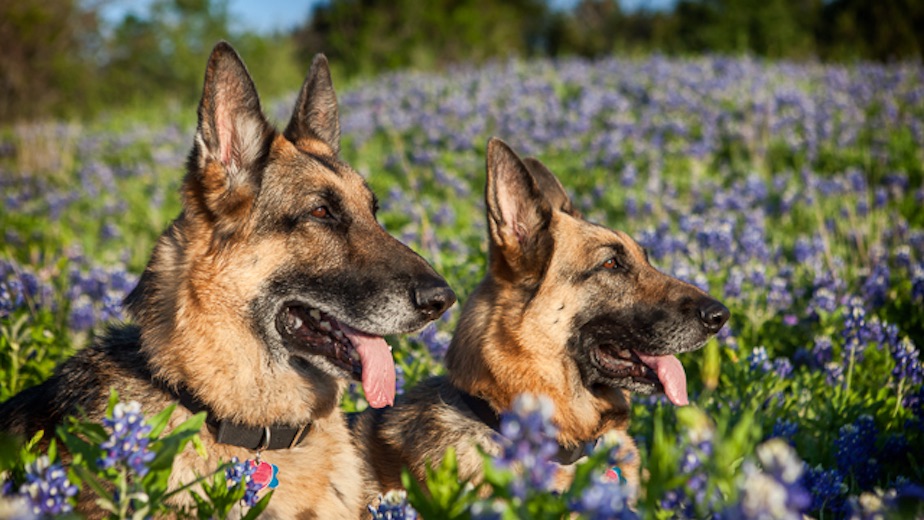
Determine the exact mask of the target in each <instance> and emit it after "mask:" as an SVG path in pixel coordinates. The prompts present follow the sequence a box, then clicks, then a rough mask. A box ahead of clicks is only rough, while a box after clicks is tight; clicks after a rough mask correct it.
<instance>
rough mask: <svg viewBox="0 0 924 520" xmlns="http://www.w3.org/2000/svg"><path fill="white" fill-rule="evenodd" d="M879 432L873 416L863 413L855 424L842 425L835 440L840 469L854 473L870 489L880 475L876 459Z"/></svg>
mask: <svg viewBox="0 0 924 520" xmlns="http://www.w3.org/2000/svg"><path fill="white" fill-rule="evenodd" d="M877 433H878V432H877V428H876V423H875V422H873V418H872V417H870V416H869V415H862V416H860V417H859V418H858V419H857V420H856V421H855V422H854V423H853V424H846V425H844V426H842V427H841V429H840V431H839V432H838V437H837V439H836V440H835V441H834V449H835V451H836V453H835V456H836V458H837V467H838V469H839V470H840V471H841V472H842V473H844V474H845V475H852V476H853V477H854V479H856V481H857V484H858V485H859V486H860V487H861V488H862V489H869V488H870V486H872V485H873V483H874V482H875V479H876V477H877V476H878V475H879V471H878V467H879V463H878V461H877V460H876V459H875V455H876V453H875V449H876V435H877Z"/></svg>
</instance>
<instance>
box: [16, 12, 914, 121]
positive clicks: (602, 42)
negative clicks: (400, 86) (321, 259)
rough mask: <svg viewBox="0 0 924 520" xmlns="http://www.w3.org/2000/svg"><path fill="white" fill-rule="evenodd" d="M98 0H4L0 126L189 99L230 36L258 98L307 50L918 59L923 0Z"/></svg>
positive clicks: (278, 88) (460, 57)
mask: <svg viewBox="0 0 924 520" xmlns="http://www.w3.org/2000/svg"><path fill="white" fill-rule="evenodd" d="M103 1H106V0H12V1H11V0H4V1H0V45H2V51H3V52H0V123H9V122H12V121H17V120H22V119H36V118H45V117H88V116H90V115H93V114H94V113H95V112H96V111H98V110H99V109H107V110H109V109H118V108H120V107H126V106H140V107H153V108H154V109H155V110H159V107H162V106H163V104H164V103H165V102H167V101H168V100H178V101H180V102H181V103H183V104H184V105H186V104H190V103H194V102H195V100H196V99H197V97H198V94H199V87H200V84H201V81H202V67H203V63H204V59H205V57H206V56H207V55H208V53H209V50H210V49H211V47H212V46H213V45H214V44H215V42H216V41H218V40H220V39H225V40H228V41H231V42H232V43H233V44H234V46H235V48H236V49H237V50H238V51H239V52H240V53H241V55H242V56H243V57H244V59H245V61H246V62H247V63H248V65H249V66H250V71H251V73H252V75H253V77H254V79H255V81H256V82H257V84H258V87H259V88H260V92H261V94H262V95H263V96H264V97H265V98H269V97H272V96H278V95H280V94H283V93H288V92H291V91H292V89H293V85H298V84H299V83H300V81H301V78H302V77H303V75H304V73H305V70H306V68H307V64H308V63H310V60H311V57H312V55H313V54H314V53H316V52H324V53H326V54H327V55H328V56H329V57H330V58H331V63H332V65H333V66H334V72H335V75H341V76H355V75H368V74H374V73H377V72H381V71H384V70H393V69H399V68H419V69H432V68H439V67H443V66H446V65H448V64H453V63H461V62H475V63H479V62H483V61H485V60H488V59H492V58H505V57H510V56H564V55H580V56H585V57H590V58H594V57H600V56H606V55H611V54H626V53H648V52H662V53H666V54H669V55H687V54H695V53H706V52H708V53H726V54H753V55H756V56H764V57H768V58H773V59H822V60H831V61H851V60H864V59H867V60H884V61H886V60H902V59H915V60H920V59H921V58H922V56H924V31H922V30H920V29H919V28H920V27H924V2H922V1H921V0H677V1H676V3H674V4H672V5H671V7H670V8H667V9H662V10H645V9H642V10H634V11H627V10H625V9H623V8H622V7H621V4H620V0H577V1H576V3H574V4H573V5H572V6H571V7H570V8H568V9H564V10H562V9H553V8H552V7H550V4H549V0H506V1H501V0H428V1H426V2H419V1H417V0H328V1H325V2H319V3H317V4H315V7H314V10H313V12H312V13H311V15H310V16H309V17H308V18H307V19H306V20H305V21H304V23H303V24H302V25H301V27H299V28H297V29H295V30H293V31H292V32H291V33H287V34H282V33H277V34H254V33H251V32H247V31H246V30H242V29H241V28H240V26H239V25H238V21H236V20H234V19H233V15H232V14H231V12H230V11H229V7H228V6H229V4H228V0H149V1H148V2H145V3H144V6H145V11H144V12H141V13H137V14H136V13H129V14H128V15H126V16H125V17H124V18H123V19H122V20H118V21H116V22H110V23H109V24H105V23H104V22H102V21H101V17H100V15H99V9H100V5H101V2H103Z"/></svg>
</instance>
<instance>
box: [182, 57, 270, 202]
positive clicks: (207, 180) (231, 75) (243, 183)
mask: <svg viewBox="0 0 924 520" xmlns="http://www.w3.org/2000/svg"><path fill="white" fill-rule="evenodd" d="M273 132H274V131H273V127H272V126H271V125H270V124H269V123H268V122H267V121H266V118H265V117H264V115H263V111H262V110H261V109H260V99H259V98H258V97H257V89H256V88H255V87H254V84H253V80H252V79H250V74H248V72H247V68H246V67H245V66H244V62H242V61H241V58H240V57H239V56H238V55H237V53H236V52H235V51H234V49H233V48H232V47H231V46H230V45H229V44H228V43H226V42H219V43H218V44H217V45H215V48H214V49H213V50H212V55H211V56H210V57H209V62H208V66H207V67H206V69H205V83H204V85H203V88H202V100H201V101H200V102H199V126H198V129H197V130H196V143H195V146H194V149H193V154H192V155H191V156H190V163H191V164H190V180H189V186H188V190H189V191H190V195H191V196H192V197H193V198H194V200H196V201H197V202H199V201H201V202H202V203H204V205H205V207H206V208H207V209H208V210H209V211H210V212H212V213H213V214H214V215H216V216H232V217H233V216H235V215H236V214H237V213H238V212H240V211H242V210H245V209H246V208H249V207H250V203H251V202H252V201H253V198H254V196H255V195H256V193H257V191H258V190H259V188H260V182H261V180H262V179H261V167H260V165H261V164H262V162H263V161H264V160H265V156H266V154H267V152H268V150H269V145H270V142H271V139H272V136H273Z"/></svg>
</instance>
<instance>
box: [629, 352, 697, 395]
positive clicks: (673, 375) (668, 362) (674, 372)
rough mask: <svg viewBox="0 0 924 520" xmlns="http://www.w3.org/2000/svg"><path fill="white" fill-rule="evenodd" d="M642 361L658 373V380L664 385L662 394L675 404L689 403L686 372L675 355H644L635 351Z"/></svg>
mask: <svg viewBox="0 0 924 520" xmlns="http://www.w3.org/2000/svg"><path fill="white" fill-rule="evenodd" d="M636 354H637V355H638V357H639V359H641V360H642V363H645V364H646V365H648V368H650V369H652V370H654V371H655V373H656V374H658V380H660V381H661V386H663V387H664V395H666V396H667V398H668V399H670V401H671V402H672V403H674V404H675V405H677V406H686V405H688V404H690V400H689V398H687V374H686V372H684V371H683V364H681V363H680V360H679V359H677V356H646V355H644V354H640V353H638V352H636Z"/></svg>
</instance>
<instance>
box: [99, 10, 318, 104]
mask: <svg viewBox="0 0 924 520" xmlns="http://www.w3.org/2000/svg"><path fill="white" fill-rule="evenodd" d="M219 40H228V41H231V42H232V43H233V44H234V46H235V49H237V51H238V52H239V53H241V55H242V56H243V57H244V61H245V62H246V63H247V64H248V65H249V66H250V69H251V70H250V71H251V74H252V75H253V76H254V78H255V79H254V81H256V82H257V83H258V87H259V88H260V91H261V92H263V93H264V94H265V95H278V94H280V93H281V92H282V91H283V88H285V89H288V90H291V89H292V88H294V87H292V85H297V84H298V83H299V82H300V80H301V75H302V74H303V73H304V72H305V71H307V66H306V67H305V71H299V70H297V69H296V68H295V63H294V60H293V46H292V45H291V43H290V42H291V40H290V38H288V37H284V36H282V35H266V36H258V35H255V34H252V33H248V32H245V31H239V30H236V29H235V28H234V23H233V20H232V18H231V14H230V11H229V9H228V1H227V0H154V1H153V2H151V4H150V5H149V8H148V11H147V13H145V14H144V15H137V14H134V13H130V14H128V15H127V16H126V17H125V18H124V19H123V20H122V21H121V22H120V23H119V24H118V25H116V27H115V28H114V31H113V35H112V38H111V40H110V41H109V42H108V48H109V53H110V54H109V56H108V57H107V59H106V61H105V64H104V66H103V67H102V75H103V78H104V79H105V81H104V82H103V85H102V88H104V89H105V90H106V91H107V92H108V95H107V98H108V99H118V100H121V101H122V102H123V103H126V102H128V103H150V102H151V101H152V100H163V99H164V98H172V99H178V100H181V101H183V102H186V103H192V102H195V100H196V99H198V96H199V93H200V92H201V83H202V75H203V72H202V71H203V65H204V63H205V61H204V60H205V57H206V56H208V54H209V52H210V50H211V49H212V47H213V46H214V45H215V43H216V42H217V41H219ZM282 85H285V87H283V86H282Z"/></svg>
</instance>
